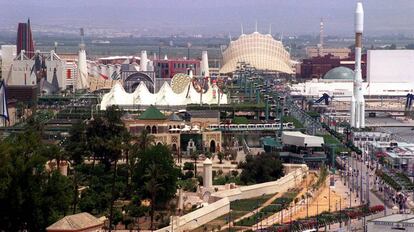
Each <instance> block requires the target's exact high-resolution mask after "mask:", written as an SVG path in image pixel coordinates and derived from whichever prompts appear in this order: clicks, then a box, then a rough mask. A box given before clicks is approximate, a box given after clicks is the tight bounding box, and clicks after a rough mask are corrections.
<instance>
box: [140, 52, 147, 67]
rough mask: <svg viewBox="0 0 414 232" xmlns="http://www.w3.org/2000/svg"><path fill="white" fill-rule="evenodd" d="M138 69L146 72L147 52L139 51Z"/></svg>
mask: <svg viewBox="0 0 414 232" xmlns="http://www.w3.org/2000/svg"><path fill="white" fill-rule="evenodd" d="M139 66H140V67H139V68H140V71H142V72H146V71H148V70H147V66H148V56H147V51H145V50H144V51H141V60H140V62H139Z"/></svg>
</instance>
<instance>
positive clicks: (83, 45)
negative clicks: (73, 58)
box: [79, 27, 85, 50]
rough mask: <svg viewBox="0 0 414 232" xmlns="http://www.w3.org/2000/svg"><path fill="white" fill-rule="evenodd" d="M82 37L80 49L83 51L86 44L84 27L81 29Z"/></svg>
mask: <svg viewBox="0 0 414 232" xmlns="http://www.w3.org/2000/svg"><path fill="white" fill-rule="evenodd" d="M80 36H81V43H80V44H79V47H80V49H82V50H83V49H85V42H84V36H85V33H84V31H83V27H82V28H80Z"/></svg>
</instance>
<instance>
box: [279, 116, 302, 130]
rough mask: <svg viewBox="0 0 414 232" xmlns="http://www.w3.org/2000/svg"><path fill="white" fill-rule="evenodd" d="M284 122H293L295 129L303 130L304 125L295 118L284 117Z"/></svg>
mask: <svg viewBox="0 0 414 232" xmlns="http://www.w3.org/2000/svg"><path fill="white" fill-rule="evenodd" d="M283 122H292V123H293V125H294V126H295V128H303V124H302V123H301V122H299V121H298V120H297V119H296V118H295V117H293V116H283Z"/></svg>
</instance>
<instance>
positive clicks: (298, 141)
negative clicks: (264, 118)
mask: <svg viewBox="0 0 414 232" xmlns="http://www.w3.org/2000/svg"><path fill="white" fill-rule="evenodd" d="M282 143H283V144H284V145H293V146H297V147H322V145H323V144H324V141H323V137H319V136H313V135H307V134H303V133H302V132H299V131H283V133H282Z"/></svg>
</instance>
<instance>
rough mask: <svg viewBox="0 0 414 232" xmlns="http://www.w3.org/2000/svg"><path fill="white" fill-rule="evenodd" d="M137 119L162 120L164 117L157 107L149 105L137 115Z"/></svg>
mask: <svg viewBox="0 0 414 232" xmlns="http://www.w3.org/2000/svg"><path fill="white" fill-rule="evenodd" d="M139 119H140V120H164V119H166V117H165V115H164V114H163V113H161V111H159V110H158V109H157V108H155V107H154V106H150V107H148V109H147V110H145V111H144V113H142V114H141V115H140V116H139ZM175 121H176V120H175Z"/></svg>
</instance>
